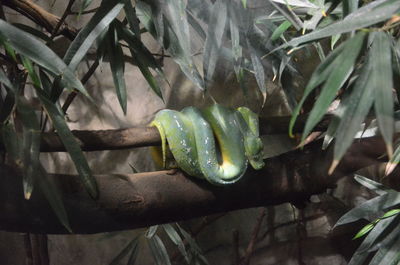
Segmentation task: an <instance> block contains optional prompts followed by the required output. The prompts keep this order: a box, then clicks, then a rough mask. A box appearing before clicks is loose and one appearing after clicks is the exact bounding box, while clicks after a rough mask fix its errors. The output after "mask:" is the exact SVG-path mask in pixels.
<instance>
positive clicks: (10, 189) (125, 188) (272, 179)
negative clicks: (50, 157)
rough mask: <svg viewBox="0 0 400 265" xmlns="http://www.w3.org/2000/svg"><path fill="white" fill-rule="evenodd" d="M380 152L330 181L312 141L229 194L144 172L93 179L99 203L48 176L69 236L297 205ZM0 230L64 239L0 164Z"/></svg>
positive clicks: (355, 150)
mask: <svg viewBox="0 0 400 265" xmlns="http://www.w3.org/2000/svg"><path fill="white" fill-rule="evenodd" d="M384 152H385V145H384V143H383V141H382V140H381V139H378V138H369V139H363V140H361V141H358V142H356V143H354V144H353V145H352V147H351V148H350V150H349V152H348V153H347V154H346V156H345V157H344V158H343V160H342V162H341V163H340V164H339V166H338V168H337V170H336V171H335V172H334V174H333V175H332V176H328V175H327V169H328V167H329V166H330V163H331V157H332V152H331V150H328V151H322V150H321V143H320V142H314V143H312V144H309V145H308V146H306V147H305V148H304V149H303V150H294V151H291V152H288V153H286V154H283V155H280V156H278V157H274V158H270V159H267V160H266V167H265V168H264V169H263V170H261V171H254V170H250V169H249V170H248V172H247V173H246V175H245V176H244V177H243V179H242V180H241V181H240V182H239V183H237V184H235V185H230V186H228V187H216V186H212V185H210V184H208V183H207V182H206V181H202V180H197V179H194V178H191V177H187V176H185V175H184V174H183V173H182V172H180V171H178V172H176V173H171V172H169V171H159V172H148V173H139V174H124V175H101V176H100V175H98V176H95V178H96V180H97V182H98V186H99V191H100V192H99V193H100V196H99V198H98V199H97V200H93V199H92V198H90V196H89V195H88V194H87V192H86V191H85V189H84V187H83V186H82V183H81V181H80V180H79V177H78V176H76V175H52V176H51V177H53V178H54V179H56V180H57V182H58V186H59V188H60V190H61V194H62V196H63V199H64V203H65V207H66V209H67V212H68V216H69V219H70V223H71V226H72V230H73V231H74V233H97V232H105V231H114V230H125V229H133V228H138V227H144V226H149V225H153V224H157V223H165V222H173V221H179V220H184V219H189V218H194V217H199V216H204V215H210V214H213V213H218V212H224V211H230V210H236V209H242V208H249V207H256V206H268V205H278V204H281V203H285V202H292V203H295V204H296V203H297V202H302V201H305V200H307V199H308V198H309V196H311V195H313V194H318V193H322V192H324V191H325V190H326V188H328V187H330V188H332V187H333V186H334V185H335V182H336V180H337V179H338V178H339V177H342V176H344V175H346V174H349V173H352V172H354V171H355V170H357V169H359V168H362V167H365V166H367V165H371V164H373V163H376V162H377V161H378V157H380V156H381V155H382V154H383V153H384ZM0 176H1V178H0V212H1V213H2V214H1V215H0V229H2V230H8V231H29V232H35V233H67V232H66V230H65V229H64V228H63V226H62V225H60V223H59V221H58V219H57V218H56V217H55V215H54V213H53V210H52V209H51V208H50V206H49V204H48V202H47V200H46V199H45V197H44V195H43V194H42V192H41V191H40V190H39V189H36V190H35V191H34V192H33V195H32V197H31V199H30V200H29V201H27V200H25V199H24V196H23V191H22V185H21V183H22V178H21V176H20V174H17V173H16V172H15V171H13V169H11V168H10V167H7V166H5V165H0Z"/></svg>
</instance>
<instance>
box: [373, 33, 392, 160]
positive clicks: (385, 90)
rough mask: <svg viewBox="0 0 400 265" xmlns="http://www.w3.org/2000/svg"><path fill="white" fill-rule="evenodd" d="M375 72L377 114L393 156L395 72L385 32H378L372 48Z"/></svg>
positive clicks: (388, 148)
mask: <svg viewBox="0 0 400 265" xmlns="http://www.w3.org/2000/svg"><path fill="white" fill-rule="evenodd" d="M370 52H371V60H372V62H373V66H374V68H373V72H372V78H371V82H372V85H373V86H374V90H375V104H374V107H375V113H376V117H377V120H378V125H379V129H380V131H381V133H382V136H383V139H384V140H385V143H386V147H387V151H388V153H389V156H390V157H391V155H392V154H393V147H392V140H393V131H394V120H393V108H394V107H393V72H392V56H391V55H392V51H391V40H390V39H389V36H388V35H387V33H385V32H377V33H376V34H375V38H374V41H373V43H372V47H371V51H370Z"/></svg>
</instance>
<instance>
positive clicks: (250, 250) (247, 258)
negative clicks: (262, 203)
mask: <svg viewBox="0 0 400 265" xmlns="http://www.w3.org/2000/svg"><path fill="white" fill-rule="evenodd" d="M265 214H266V209H265V208H263V209H261V211H260V214H259V216H258V218H257V222H256V225H255V226H254V229H253V233H252V235H251V239H250V242H249V244H248V246H247V249H246V252H245V254H244V257H243V259H242V262H241V263H240V264H241V265H249V263H250V259H251V256H252V255H253V252H254V246H255V245H256V243H257V237H258V233H259V232H260V228H261V224H262V221H263V219H264V216H265Z"/></svg>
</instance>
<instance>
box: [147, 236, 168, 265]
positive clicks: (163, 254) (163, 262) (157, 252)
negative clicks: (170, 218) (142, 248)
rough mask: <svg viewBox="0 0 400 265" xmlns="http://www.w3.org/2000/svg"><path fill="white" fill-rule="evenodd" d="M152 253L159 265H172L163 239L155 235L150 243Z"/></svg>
mask: <svg viewBox="0 0 400 265" xmlns="http://www.w3.org/2000/svg"><path fill="white" fill-rule="evenodd" d="M147 242H148V243H149V247H150V250H151V253H153V258H154V261H155V263H156V264H157V265H171V261H170V259H169V256H168V252H167V249H166V248H165V246H164V243H163V242H162V241H161V239H160V238H159V237H158V236H157V235H154V236H153V237H151V238H150V239H149V240H148V241H147Z"/></svg>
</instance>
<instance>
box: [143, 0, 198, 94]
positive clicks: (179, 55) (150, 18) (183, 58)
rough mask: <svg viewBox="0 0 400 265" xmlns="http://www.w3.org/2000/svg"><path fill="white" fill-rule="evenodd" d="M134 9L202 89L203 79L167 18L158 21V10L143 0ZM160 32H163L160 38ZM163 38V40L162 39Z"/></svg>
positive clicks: (149, 29)
mask: <svg viewBox="0 0 400 265" xmlns="http://www.w3.org/2000/svg"><path fill="white" fill-rule="evenodd" d="M136 11H137V15H138V18H139V19H140V21H141V22H142V23H143V25H144V26H145V27H146V29H147V31H149V32H150V33H151V34H152V35H153V36H154V38H156V39H157V40H158V41H159V42H160V44H162V45H163V46H164V48H166V49H167V51H168V53H169V54H170V55H171V57H172V58H173V59H174V60H175V62H176V63H177V64H179V66H180V68H181V70H182V72H184V74H185V75H186V76H187V77H188V78H189V79H190V80H191V81H192V82H193V83H194V84H195V85H196V86H197V87H198V88H200V89H204V81H203V78H202V77H201V75H200V73H199V72H198V70H197V68H196V66H195V64H194V62H193V58H192V55H191V54H189V55H187V54H185V53H184V51H183V48H182V46H181V43H180V42H179V40H178V37H177V36H176V33H175V32H174V30H173V29H172V28H171V25H170V24H169V22H168V20H163V23H159V20H160V19H161V18H160V17H159V16H161V15H160V14H159V10H157V9H156V10H152V9H151V6H149V5H148V4H147V3H144V2H143V1H139V2H137V3H136ZM160 33H162V34H163V37H162V38H161V36H160ZM162 40H164V41H162Z"/></svg>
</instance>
